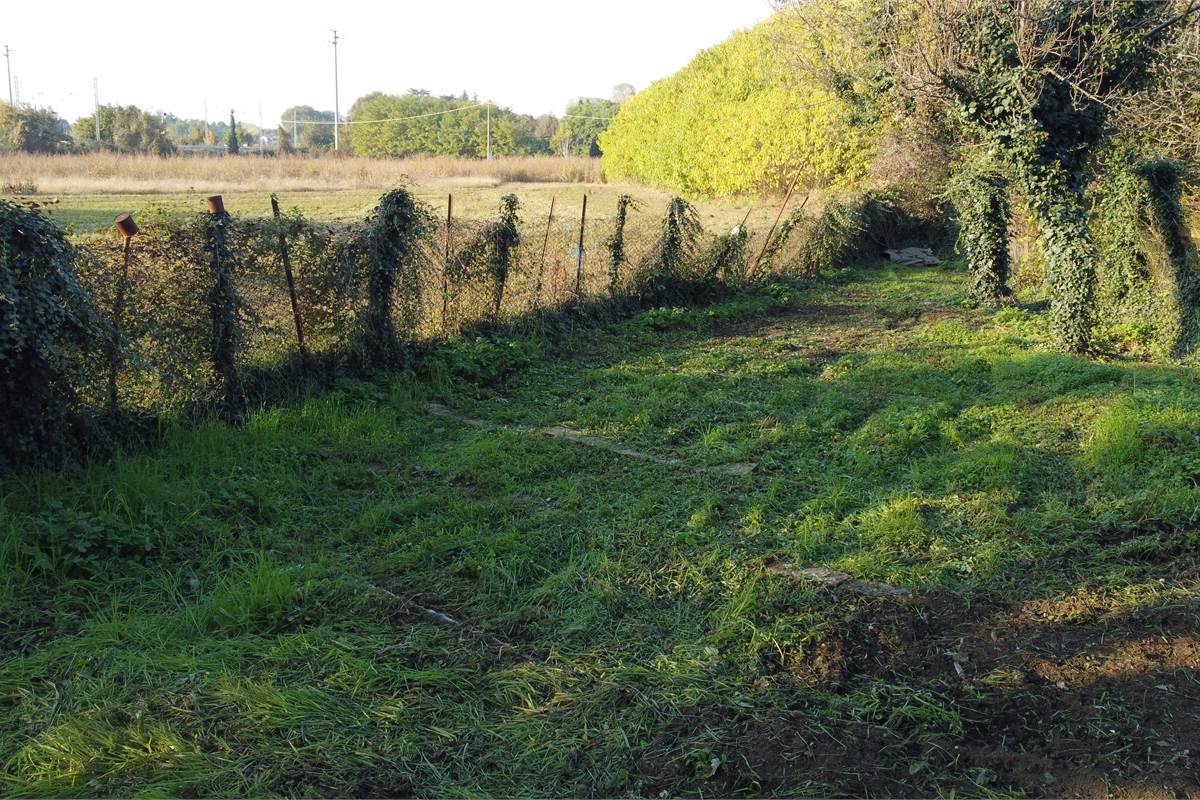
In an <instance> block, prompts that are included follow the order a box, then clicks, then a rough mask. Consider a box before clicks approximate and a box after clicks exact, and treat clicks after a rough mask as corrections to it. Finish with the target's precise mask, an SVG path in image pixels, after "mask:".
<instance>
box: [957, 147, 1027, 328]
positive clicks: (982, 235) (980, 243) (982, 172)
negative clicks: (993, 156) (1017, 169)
mask: <svg viewBox="0 0 1200 800" xmlns="http://www.w3.org/2000/svg"><path fill="white" fill-rule="evenodd" d="M948 188H949V190H950V194H951V196H952V197H953V199H954V204H955V205H956V206H957V209H958V224H959V246H960V247H961V248H962V250H963V252H964V253H965V254H966V258H967V268H968V270H969V272H970V282H969V284H968V286H967V295H968V296H969V297H970V298H971V299H973V300H975V301H977V302H979V303H983V304H985V305H996V304H998V303H1000V302H1001V301H1002V300H1004V299H1005V298H1007V297H1010V296H1011V295H1012V290H1010V289H1009V287H1008V274H1009V262H1008V219H1009V216H1010V215H1011V209H1010V208H1009V203H1008V196H1007V194H1006V192H1005V189H1006V184H1005V181H1004V179H1003V177H1002V176H1001V175H999V174H998V173H997V172H996V171H995V170H993V169H991V168H989V166H988V165H986V164H981V165H969V166H968V167H967V168H965V169H964V170H962V171H960V172H959V173H958V175H957V176H956V177H955V179H954V180H952V181H951V182H950V185H949V187H948Z"/></svg>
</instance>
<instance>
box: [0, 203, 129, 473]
mask: <svg viewBox="0 0 1200 800" xmlns="http://www.w3.org/2000/svg"><path fill="white" fill-rule="evenodd" d="M76 257H77V251H76V249H75V247H74V246H72V245H71V244H70V243H69V242H68V241H67V239H66V237H65V236H64V235H63V233H62V232H61V231H60V230H58V228H56V227H55V225H54V224H53V223H52V222H51V221H50V220H48V219H46V218H45V217H43V216H42V215H41V214H39V213H37V212H35V211H31V210H28V209H25V208H21V207H19V206H16V205H14V204H12V203H10V202H8V201H6V200H0V438H2V439H3V446H2V447H0V468H2V467H4V466H6V464H5V463H4V462H5V461H19V460H26V459H35V458H40V457H43V456H48V455H53V454H54V453H55V451H58V450H61V449H62V448H63V447H64V446H69V445H71V444H73V442H72V441H70V438H71V437H72V436H73V435H77V434H78V433H80V423H81V418H80V415H79V404H78V398H77V395H76V392H75V390H74V389H73V387H72V385H71V378H72V377H73V375H72V373H74V372H75V371H77V370H78V369H79V368H80V367H81V365H82V364H83V363H84V362H85V360H86V359H85V356H86V355H87V354H88V353H90V352H91V351H92V350H98V349H99V348H102V347H104V346H105V344H106V343H107V342H108V341H109V340H110V337H109V332H108V329H107V325H106V324H105V322H104V321H103V320H102V319H101V317H100V315H99V314H98V313H97V312H96V310H95V308H94V306H93V304H92V298H91V296H90V294H89V293H88V291H87V290H86V289H85V288H84V287H83V285H82V284H80V282H79V280H78V279H77V278H76V275H75V261H76Z"/></svg>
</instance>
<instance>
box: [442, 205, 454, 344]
mask: <svg viewBox="0 0 1200 800" xmlns="http://www.w3.org/2000/svg"><path fill="white" fill-rule="evenodd" d="M453 223H454V195H453V194H452V193H451V194H447V195H446V256H445V258H444V259H443V260H442V336H443V337H445V336H448V335H449V331H450V327H449V321H450V240H451V231H452V225H453Z"/></svg>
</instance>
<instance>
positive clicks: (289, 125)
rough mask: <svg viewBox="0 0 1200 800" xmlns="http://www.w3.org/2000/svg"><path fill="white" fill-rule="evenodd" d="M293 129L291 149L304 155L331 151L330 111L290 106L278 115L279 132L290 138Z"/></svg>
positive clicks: (331, 114) (331, 126)
mask: <svg viewBox="0 0 1200 800" xmlns="http://www.w3.org/2000/svg"><path fill="white" fill-rule="evenodd" d="M293 119H294V120H295V124H294V125H293ZM306 123H308V124H306ZM293 127H294V128H295V131H296V141H294V142H292V147H293V148H295V149H297V150H302V151H304V152H306V153H323V152H325V151H327V150H332V149H333V112H332V111H318V110H317V109H315V108H313V107H312V106H292V107H291V108H289V109H287V110H286V111H284V112H283V113H282V114H280V115H279V130H280V131H284V132H286V133H287V134H288V136H291V132H292V130H293Z"/></svg>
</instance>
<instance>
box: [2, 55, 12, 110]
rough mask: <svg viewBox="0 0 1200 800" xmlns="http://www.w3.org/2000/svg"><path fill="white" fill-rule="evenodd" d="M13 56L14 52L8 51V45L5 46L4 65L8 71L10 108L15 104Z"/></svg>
mask: <svg viewBox="0 0 1200 800" xmlns="http://www.w3.org/2000/svg"><path fill="white" fill-rule="evenodd" d="M11 55H12V50H9V49H8V45H4V64H5V66H6V68H7V69H8V104H9V105H10V106H11V105H12V104H13V92H12V59H11V58H9V56H11Z"/></svg>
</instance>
